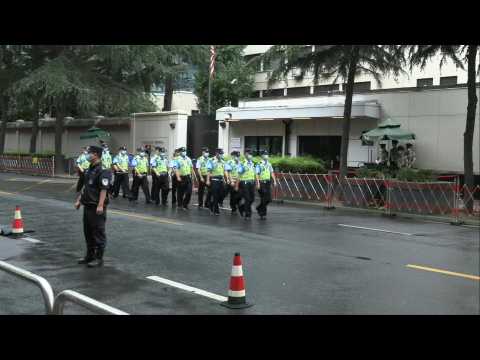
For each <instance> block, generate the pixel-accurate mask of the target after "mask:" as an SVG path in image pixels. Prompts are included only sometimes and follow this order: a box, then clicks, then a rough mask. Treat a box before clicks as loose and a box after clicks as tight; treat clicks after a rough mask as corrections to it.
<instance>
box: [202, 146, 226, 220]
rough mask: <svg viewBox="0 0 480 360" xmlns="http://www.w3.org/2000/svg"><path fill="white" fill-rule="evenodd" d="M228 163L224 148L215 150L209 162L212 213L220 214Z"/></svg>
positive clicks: (208, 182)
mask: <svg viewBox="0 0 480 360" xmlns="http://www.w3.org/2000/svg"><path fill="white" fill-rule="evenodd" d="M226 167H227V168H228V165H227V164H226V163H225V161H224V160H223V149H216V150H215V157H214V158H213V159H210V160H209V161H208V163H207V171H208V173H207V182H206V184H207V186H209V187H210V189H211V192H212V200H211V203H210V213H211V214H212V215H213V214H215V215H220V209H219V204H220V203H221V202H222V200H223V198H224V197H225V177H226V176H228V175H226V173H225V171H226V169H225V168H226Z"/></svg>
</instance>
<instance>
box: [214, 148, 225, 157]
mask: <svg viewBox="0 0 480 360" xmlns="http://www.w3.org/2000/svg"><path fill="white" fill-rule="evenodd" d="M215 154H220V155H223V149H222V148H217V149H215Z"/></svg>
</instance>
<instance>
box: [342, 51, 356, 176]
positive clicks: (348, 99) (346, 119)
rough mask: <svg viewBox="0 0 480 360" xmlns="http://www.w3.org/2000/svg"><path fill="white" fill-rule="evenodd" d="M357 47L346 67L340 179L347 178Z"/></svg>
mask: <svg viewBox="0 0 480 360" xmlns="http://www.w3.org/2000/svg"><path fill="white" fill-rule="evenodd" d="M359 50H360V49H359V48H358V46H354V47H353V51H352V55H351V56H352V58H351V60H350V64H349V66H348V77H347V85H346V89H345V105H344V112H343V127H342V145H341V147H340V178H341V179H343V178H344V177H346V176H347V173H348V167H347V156H348V142H349V138H350V123H351V115H352V100H353V84H354V82H355V72H356V70H357V62H358V55H359Z"/></svg>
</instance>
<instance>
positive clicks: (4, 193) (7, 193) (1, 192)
mask: <svg viewBox="0 0 480 360" xmlns="http://www.w3.org/2000/svg"><path fill="white" fill-rule="evenodd" d="M0 195H15V194H14V193H11V192H6V191H0Z"/></svg>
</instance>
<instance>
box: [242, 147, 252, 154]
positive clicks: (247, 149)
mask: <svg viewBox="0 0 480 360" xmlns="http://www.w3.org/2000/svg"><path fill="white" fill-rule="evenodd" d="M243 152H244V153H245V154H251V153H252V150H250V149H249V148H246V149H245V150H244V151H243Z"/></svg>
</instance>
